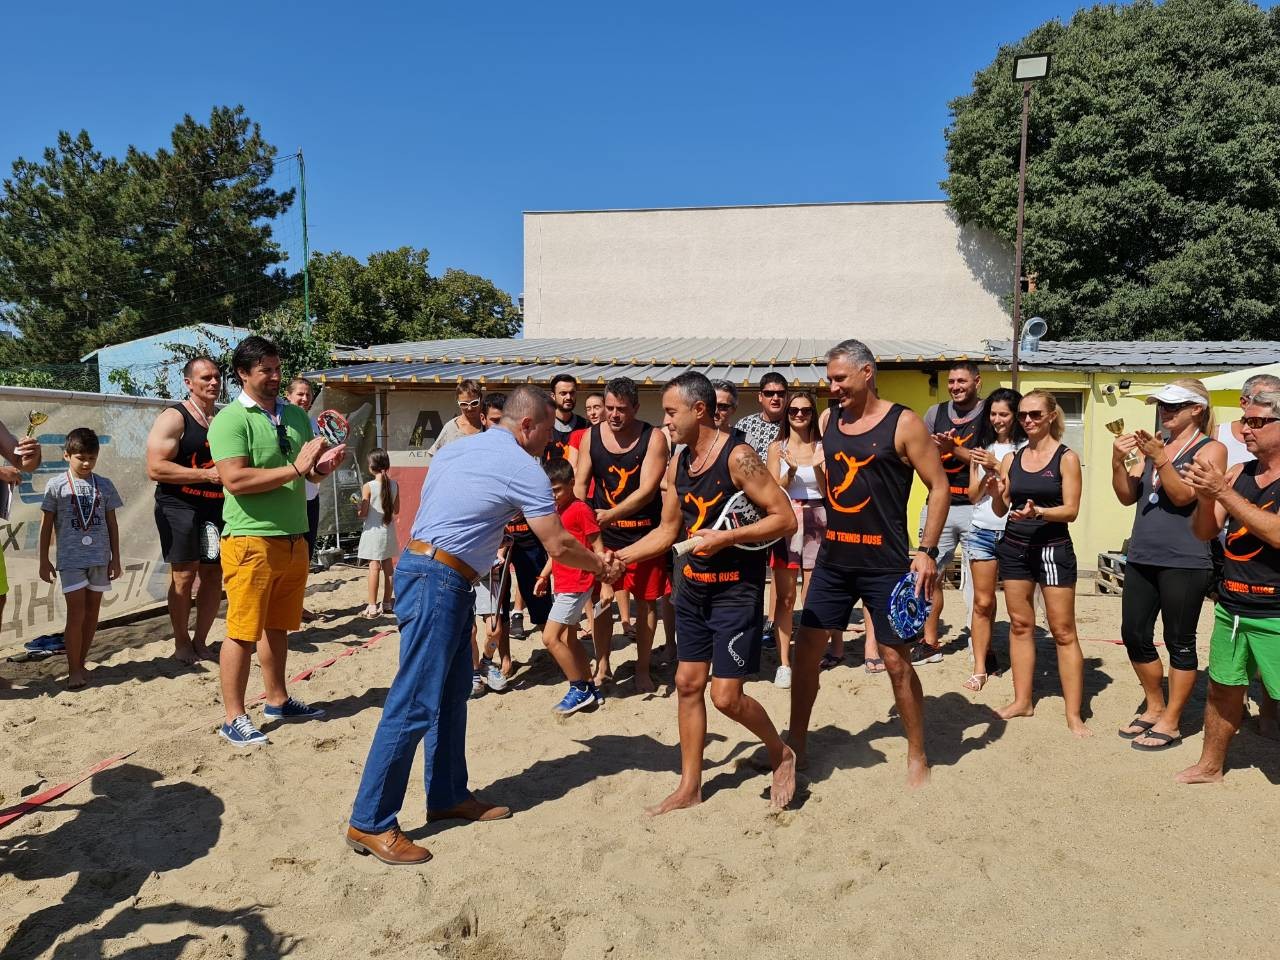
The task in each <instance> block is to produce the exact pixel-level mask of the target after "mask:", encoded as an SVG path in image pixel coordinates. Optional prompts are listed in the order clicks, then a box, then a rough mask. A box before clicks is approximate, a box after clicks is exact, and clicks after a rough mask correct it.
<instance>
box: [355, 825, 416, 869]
mask: <svg viewBox="0 0 1280 960" xmlns="http://www.w3.org/2000/svg"><path fill="white" fill-rule="evenodd" d="M347 846H348V847H350V848H351V849H352V850H354V851H355V852H356V853H358V854H360V855H361V856H364V855H366V854H373V855H374V856H375V857H377V858H378V859H379V860H381V861H382V862H383V863H389V864H391V865H392V866H393V867H398V866H401V865H404V864H413V863H426V862H427V861H428V860H430V859H431V851H430V850H428V849H427V848H426V847H420V846H418V845H417V844H416V843H414V842H413V841H412V840H410V839H409V838H408V837H406V836H405V835H404V834H403V833H401V832H400V828H399V827H392V828H391V829H390V830H386V831H383V832H382V833H365V832H364V831H363V830H357V829H356V828H355V827H352V826H348V827H347Z"/></svg>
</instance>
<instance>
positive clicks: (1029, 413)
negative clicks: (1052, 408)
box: [1018, 410, 1046, 423]
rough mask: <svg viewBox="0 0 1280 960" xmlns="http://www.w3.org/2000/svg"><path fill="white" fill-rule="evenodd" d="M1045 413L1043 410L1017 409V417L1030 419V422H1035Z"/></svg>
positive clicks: (1043, 416) (1042, 417) (1041, 418)
mask: <svg viewBox="0 0 1280 960" xmlns="http://www.w3.org/2000/svg"><path fill="white" fill-rule="evenodd" d="M1045 413H1046V411H1044V410H1019V411H1018V419H1019V420H1030V421H1031V422H1032V423H1037V422H1039V421H1040V420H1043V419H1044V418H1045Z"/></svg>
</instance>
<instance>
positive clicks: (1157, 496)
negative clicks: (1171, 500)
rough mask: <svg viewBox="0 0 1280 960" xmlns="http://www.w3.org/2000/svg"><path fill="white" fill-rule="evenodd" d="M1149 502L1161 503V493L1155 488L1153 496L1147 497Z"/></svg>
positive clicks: (1152, 492)
mask: <svg viewBox="0 0 1280 960" xmlns="http://www.w3.org/2000/svg"><path fill="white" fill-rule="evenodd" d="M1147 502H1148V503H1159V502H1160V494H1158V493H1156V492H1155V491H1154V490H1152V491H1151V496H1149V497H1147Z"/></svg>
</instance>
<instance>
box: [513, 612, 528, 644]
mask: <svg viewBox="0 0 1280 960" xmlns="http://www.w3.org/2000/svg"><path fill="white" fill-rule="evenodd" d="M526 636H528V634H527V633H525V629H524V614H523V613H521V612H520V611H519V610H517V611H516V612H515V613H513V614H512V615H511V638H512V639H513V640H523V639H524V638H525V637H526Z"/></svg>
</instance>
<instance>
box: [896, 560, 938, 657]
mask: <svg viewBox="0 0 1280 960" xmlns="http://www.w3.org/2000/svg"><path fill="white" fill-rule="evenodd" d="M932 609H933V604H932V603H930V602H929V601H928V600H927V599H926V598H924V597H922V596H917V595H916V575H915V574H914V573H910V572H908V573H905V574H903V575H902V579H901V580H899V581H898V582H897V584H895V585H894V588H893V592H892V593H891V594H889V626H891V627H893V632H894V633H896V634H897V635H898V639H900V640H914V639H915V638H916V637H918V636H919V635H920V631H921V630H923V629H924V622H925V621H926V620H928V619H929V611H930V610H932Z"/></svg>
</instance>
